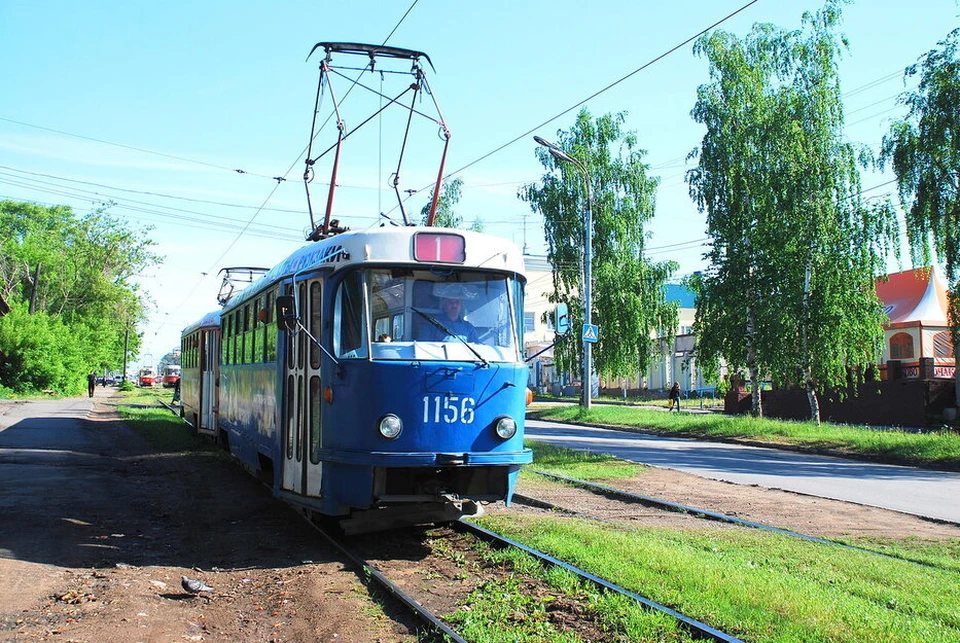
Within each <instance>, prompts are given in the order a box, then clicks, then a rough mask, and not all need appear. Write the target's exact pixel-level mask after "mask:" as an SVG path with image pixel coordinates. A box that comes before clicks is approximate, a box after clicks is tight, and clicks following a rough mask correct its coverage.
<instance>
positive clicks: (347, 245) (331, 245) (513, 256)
mask: <svg viewBox="0 0 960 643" xmlns="http://www.w3.org/2000/svg"><path fill="white" fill-rule="evenodd" d="M459 239H462V240H463V242H462V244H461V243H460V242H459V241H458V240H459ZM424 248H427V249H428V253H430V252H433V253H435V254H432V255H430V254H426V255H425V254H424ZM432 248H436V250H433V249H432ZM458 251H459V256H454V255H456V254H457V253H458ZM460 259H462V260H460ZM356 264H365V265H376V264H395V265H396V264H407V265H410V266H411V267H412V266H416V265H423V266H450V267H457V268H468V269H477V270H497V271H504V272H513V273H517V274H520V275H524V272H525V270H524V262H523V253H521V251H520V249H519V248H518V247H517V246H516V245H515V244H514V243H513V242H512V241H509V240H507V239H502V238H500V237H495V236H492V235H489V234H484V233H482V232H472V231H469V230H458V229H454V228H437V227H426V226H403V227H399V226H389V227H387V226H384V227H382V228H371V229H369V230H357V231H349V232H344V233H341V234H338V235H334V236H332V237H329V238H327V239H324V240H322V241H317V242H314V243H311V244H309V245H306V246H303V247H302V248H300V249H299V250H296V251H295V252H294V253H293V254H291V255H290V256H289V257H287V258H286V259H284V260H283V261H281V262H280V263H278V264H277V265H276V266H274V267H273V268H271V269H270V270H269V271H268V272H267V273H266V274H265V275H263V277H261V278H260V279H258V280H257V281H256V282H254V283H252V284H250V285H249V286H247V287H246V288H244V289H243V291H242V292H239V293H237V295H236V296H234V297H233V298H232V299H231V300H230V302H229V303H228V304H227V306H225V307H226V308H230V307H233V306H234V305H236V304H238V303H240V302H243V301H245V300H246V299H248V298H249V297H251V296H253V293H256V292H259V291H260V289H261V287H262V286H264V285H265V284H270V283H274V282H276V281H278V280H280V279H283V278H288V277H291V276H295V275H297V274H299V273H303V272H308V271H312V270H317V269H322V268H332V269H333V270H342V269H343V268H347V267H349V266H353V265H356Z"/></svg>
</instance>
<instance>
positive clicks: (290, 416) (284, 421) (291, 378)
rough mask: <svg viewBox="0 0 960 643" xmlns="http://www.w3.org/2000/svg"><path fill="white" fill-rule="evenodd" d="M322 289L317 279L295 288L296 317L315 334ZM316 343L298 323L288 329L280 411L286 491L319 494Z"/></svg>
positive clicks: (318, 322)
mask: <svg viewBox="0 0 960 643" xmlns="http://www.w3.org/2000/svg"><path fill="white" fill-rule="evenodd" d="M322 288H323V285H322V283H321V281H320V280H318V279H314V280H310V281H304V282H299V283H297V284H296V286H295V291H288V293H287V294H289V295H294V296H295V297H296V303H297V312H298V317H299V319H300V321H301V323H302V324H303V326H304V327H305V328H306V329H307V331H309V334H310V335H312V336H313V337H316V338H319V337H320V333H321V331H320V329H321V326H320V321H321V317H320V315H321V303H322V298H321V294H322ZM320 356H321V352H320V347H319V346H317V345H316V343H315V342H314V341H313V340H312V339H311V338H310V336H308V335H307V333H306V332H304V329H303V328H300V327H298V328H297V329H296V330H292V331H288V332H287V341H286V349H285V351H284V369H283V370H284V375H283V405H282V407H281V408H282V410H281V414H282V417H281V427H282V431H283V434H282V437H283V442H282V449H283V454H282V458H281V461H282V463H283V465H282V466H283V475H282V478H281V480H282V482H281V486H282V488H283V489H284V490H285V491H291V492H293V493H297V494H301V495H309V496H314V497H318V496H319V495H320V480H321V477H320V471H321V464H320V458H319V454H320V449H321V448H322V444H321V439H322V435H321V432H320V398H321V388H320Z"/></svg>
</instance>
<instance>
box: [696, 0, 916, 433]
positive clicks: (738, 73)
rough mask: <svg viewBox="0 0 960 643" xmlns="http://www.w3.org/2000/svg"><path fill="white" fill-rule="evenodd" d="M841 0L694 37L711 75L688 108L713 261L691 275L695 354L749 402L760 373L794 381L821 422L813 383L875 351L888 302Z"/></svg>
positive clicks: (842, 377) (883, 227)
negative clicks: (843, 58)
mask: <svg viewBox="0 0 960 643" xmlns="http://www.w3.org/2000/svg"><path fill="white" fill-rule="evenodd" d="M840 17H841V11H840V4H839V2H834V1H828V2H827V4H826V5H825V6H824V8H823V9H822V10H820V11H818V12H817V13H805V14H804V15H803V19H802V26H801V28H800V29H798V30H795V31H783V30H780V29H778V28H776V27H774V26H773V25H769V24H758V25H755V26H754V27H753V29H752V30H751V31H750V33H749V34H748V35H747V37H746V38H744V39H739V38H737V37H736V36H734V35H732V34H729V33H726V32H723V31H718V32H715V33H711V34H707V35H705V36H703V37H702V38H700V39H699V40H698V42H697V43H696V45H695V47H694V51H695V53H696V54H698V55H700V56H703V57H704V58H706V59H707V61H708V63H709V66H710V79H711V82H709V83H707V84H705V85H702V86H701V87H700V88H699V90H698V95H697V103H696V106H695V107H694V109H693V112H692V116H693V118H694V120H696V121H697V122H698V123H702V124H703V125H705V126H706V128H707V133H706V134H705V136H704V138H703V141H702V143H701V145H700V147H699V149H697V150H694V152H693V153H692V154H691V156H692V157H694V158H697V160H698V166H697V167H696V168H694V169H693V170H691V171H690V172H689V173H688V176H687V181H688V184H689V186H690V195H691V197H692V198H693V199H694V201H695V202H696V203H697V206H698V207H699V208H700V210H701V211H703V212H705V213H706V215H707V233H708V235H709V236H710V238H711V240H712V245H711V248H710V251H709V252H708V255H707V256H708V258H709V259H710V261H711V264H712V267H711V269H710V270H708V271H707V272H706V273H705V274H704V275H703V276H702V278H701V279H700V280H699V282H698V300H697V319H696V322H695V332H696V334H697V336H698V347H697V355H698V359H699V360H700V363H701V365H704V366H705V367H706V368H707V369H708V370H714V371H715V370H716V369H717V367H718V365H719V364H720V363H721V362H725V363H726V364H727V365H728V366H729V368H730V369H731V370H733V371H740V370H742V369H746V370H747V371H748V373H749V377H750V379H751V380H752V382H753V409H752V410H753V413H754V414H755V415H762V414H763V407H762V394H761V389H762V384H761V383H762V382H763V381H764V380H765V379H767V378H770V379H771V380H772V381H773V382H774V384H775V385H781V386H783V385H801V386H803V387H804V388H805V389H806V391H807V398H808V402H809V406H810V417H811V419H813V420H815V421H817V422H819V421H820V412H819V400H818V396H817V391H818V390H822V389H824V388H827V387H842V386H845V385H846V384H847V381H848V377H850V375H851V374H852V375H854V376H855V377H856V376H857V374H858V373H861V374H862V372H863V371H864V370H865V369H866V368H868V367H870V366H871V365H873V364H875V363H876V359H877V357H878V355H879V350H880V346H881V341H882V338H883V322H884V321H885V317H884V314H883V309H882V307H881V305H880V302H879V300H878V299H877V296H876V291H875V287H874V280H875V278H876V277H877V276H879V275H880V274H882V271H883V268H884V265H883V262H884V258H885V257H886V256H887V253H888V252H889V251H891V250H895V245H894V244H893V241H894V240H895V238H896V232H897V228H896V219H895V216H894V214H893V211H892V209H891V208H890V207H889V206H888V205H880V206H867V205H866V204H865V203H864V202H863V201H862V199H861V197H860V174H859V167H860V166H861V165H863V164H865V163H866V161H867V160H868V159H867V156H866V154H865V152H863V151H858V150H857V149H855V148H854V146H853V145H851V144H850V143H849V142H846V141H844V139H843V136H842V129H843V124H844V122H843V103H842V100H841V91H840V82H839V77H838V73H837V60H838V58H839V55H840V53H841V52H842V50H843V49H844V48H845V47H846V46H847V43H846V40H845V39H844V38H843V37H841V36H839V35H837V33H836V28H837V26H838V24H839V21H840Z"/></svg>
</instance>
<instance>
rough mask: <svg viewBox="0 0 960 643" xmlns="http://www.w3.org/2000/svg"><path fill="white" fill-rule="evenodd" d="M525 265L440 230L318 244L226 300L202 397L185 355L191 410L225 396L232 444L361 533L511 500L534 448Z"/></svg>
mask: <svg viewBox="0 0 960 643" xmlns="http://www.w3.org/2000/svg"><path fill="white" fill-rule="evenodd" d="M523 271H524V267H523V260H522V256H521V254H520V252H519V250H518V249H517V248H516V246H514V245H513V244H512V243H510V242H508V241H505V240H503V239H499V238H496V237H492V236H489V235H484V234H480V233H474V232H466V231H459V230H457V231H452V230H446V229H438V228H433V227H426V228H420V227H384V228H378V229H374V230H369V231H362V232H345V233H342V234H339V235H336V236H334V237H331V238H328V239H325V240H323V241H320V242H317V243H315V244H312V245H309V246H305V247H304V248H301V249H300V250H298V251H297V252H295V253H294V254H293V255H291V256H290V257H289V258H287V259H286V260H285V261H283V262H282V263H281V264H279V265H278V266H276V267H274V268H273V269H272V270H270V271H269V272H268V273H266V274H265V275H264V276H263V277H261V278H260V279H259V280H258V281H257V282H255V283H253V284H251V285H250V286H248V287H247V288H246V289H245V290H243V291H242V292H240V293H239V294H238V295H236V296H235V297H234V298H233V299H232V300H230V301H229V302H228V303H227V305H226V306H225V307H224V308H223V310H222V311H221V318H220V337H219V341H220V363H219V365H218V368H219V386H214V387H212V388H207V389H201V391H200V399H199V401H196V400H195V399H194V398H193V397H189V398H188V397H187V396H188V395H189V396H192V395H193V394H192V393H187V391H188V390H192V389H193V387H194V384H193V383H191V382H192V380H196V379H199V378H200V377H202V375H201V373H202V371H201V370H197V371H196V372H195V371H194V367H192V366H191V367H189V368H188V367H186V366H185V367H184V370H183V378H184V381H183V384H182V387H183V388H182V391H181V393H182V395H184V405H185V408H187V409H194V408H202V407H203V405H204V404H205V401H204V399H203V397H204V395H206V394H208V393H209V394H214V395H217V394H219V399H218V400H217V401H216V402H214V404H213V405H214V406H215V407H216V408H217V409H218V414H217V418H216V421H217V427H218V434H219V439H220V440H221V441H222V442H225V443H226V444H227V445H229V449H230V451H231V452H232V453H233V454H234V455H235V456H236V457H237V458H239V459H240V460H241V461H242V462H243V464H244V465H245V466H246V467H247V468H249V469H250V470H251V471H252V472H254V473H256V474H257V475H258V476H260V477H261V478H263V479H264V480H265V481H266V482H269V483H272V485H273V490H274V493H275V494H276V495H278V496H280V497H282V498H284V499H285V500H287V501H289V502H291V503H293V504H295V505H297V506H299V507H300V508H301V509H302V510H304V512H305V513H310V514H314V515H320V516H327V517H336V518H339V519H340V524H341V526H342V527H343V529H344V531H346V532H347V533H357V532H361V531H371V530H377V529H385V528H389V527H392V526H396V525H402V524H415V523H424V522H436V521H444V520H453V519H457V518H460V517H462V516H464V515H471V514H476V513H480V512H482V507H481V503H483V502H488V501H499V500H503V501H505V502H506V503H507V504H509V503H510V501H511V498H512V495H513V490H514V486H515V484H516V478H517V475H518V472H519V469H520V465H522V464H526V463H529V462H531V461H532V453H531V451H530V450H529V449H525V448H524V447H523V423H524V413H525V407H526V404H527V403H528V402H529V399H528V390H527V388H526V383H527V370H528V368H527V365H526V364H525V363H524V361H523V350H522V346H523V344H522V340H523V328H522V322H523V286H524V282H525V277H524V275H523ZM453 309H458V310H457V311H456V312H455V313H454V312H452V311H453ZM202 326H203V323H202V322H201V323H200V324H199V325H196V324H195V325H194V326H192V327H190V328H188V329H187V330H186V331H185V334H184V341H185V342H187V340H188V339H189V337H190V336H193V337H196V333H197V332H201V329H202ZM187 345H188V344H185V346H187ZM191 363H193V362H191ZM188 414H196V411H192V410H191V411H188ZM188 419H190V417H189V415H188ZM194 421H195V422H196V420H194ZM195 426H196V424H195Z"/></svg>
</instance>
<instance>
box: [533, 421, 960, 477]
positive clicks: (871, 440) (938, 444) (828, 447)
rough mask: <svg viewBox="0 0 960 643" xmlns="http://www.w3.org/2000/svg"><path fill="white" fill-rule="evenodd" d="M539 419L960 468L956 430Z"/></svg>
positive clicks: (736, 422) (747, 422)
mask: <svg viewBox="0 0 960 643" xmlns="http://www.w3.org/2000/svg"><path fill="white" fill-rule="evenodd" d="M529 416H530V417H531V418H535V419H542V420H557V421H561V422H579V423H585V424H596V425H608V426H617V427H624V428H635V429H640V430H653V431H659V432H663V433H668V434H670V435H678V436H685V437H694V438H707V439H737V440H757V441H761V442H767V443H772V444H777V445H789V446H795V447H801V448H809V449H817V450H822V451H826V452H835V453H844V454H849V455H860V456H864V457H869V458H873V459H876V460H879V461H883V462H890V463H895V464H905V465H913V466H927V467H935V468H941V469H947V470H952V471H960V434H958V433H953V432H948V431H940V432H934V433H913V432H909V431H896V430H891V431H888V430H883V431H881V430H873V429H870V428H868V427H862V426H849V425H840V424H827V423H825V424H822V425H820V426H817V425H816V424H814V423H813V422H790V421H785V420H770V419H765V418H753V417H749V416H739V415H737V416H731V415H719V414H701V413H697V414H684V413H664V412H662V411H656V410H650V409H641V408H636V407H625V406H595V407H593V408H591V409H590V411H589V412H585V411H584V410H583V409H582V408H581V407H579V406H562V407H551V408H547V409H540V410H533V411H530V413H529Z"/></svg>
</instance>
